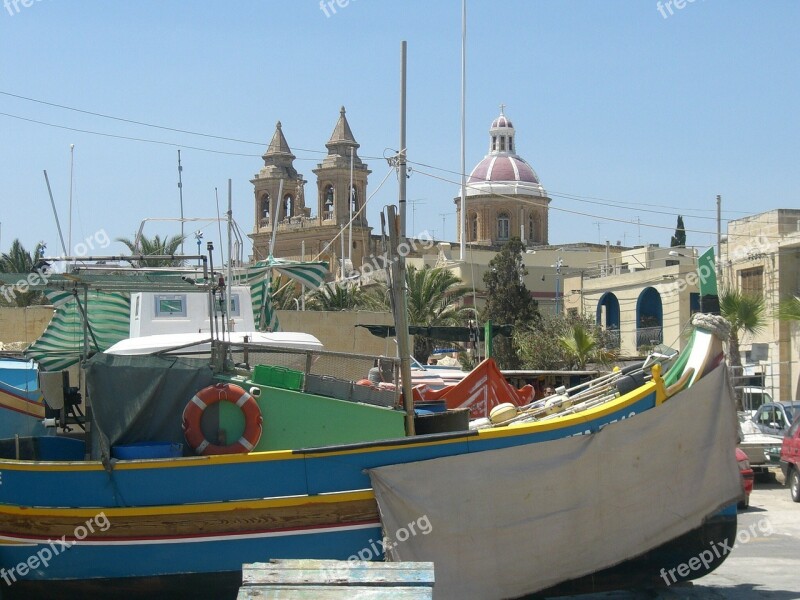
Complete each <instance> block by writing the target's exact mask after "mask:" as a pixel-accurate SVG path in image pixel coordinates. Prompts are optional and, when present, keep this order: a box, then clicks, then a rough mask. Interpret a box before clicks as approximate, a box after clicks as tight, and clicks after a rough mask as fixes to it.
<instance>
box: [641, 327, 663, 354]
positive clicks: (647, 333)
mask: <svg viewBox="0 0 800 600" xmlns="http://www.w3.org/2000/svg"><path fill="white" fill-rule="evenodd" d="M663 342H664V328H663V327H639V328H638V329H637V330H636V349H637V350H640V349H641V348H649V347H653V346H656V345H658V344H661V343H663Z"/></svg>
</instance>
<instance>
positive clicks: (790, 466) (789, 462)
mask: <svg viewBox="0 0 800 600" xmlns="http://www.w3.org/2000/svg"><path fill="white" fill-rule="evenodd" d="M780 464H781V471H783V476H784V477H785V478H786V484H787V485H788V486H789V493H790V494H791V496H792V500H794V501H795V502H800V470H799V469H800V415H798V416H797V417H795V419H794V422H793V423H792V426H791V427H790V428H789V431H788V432H787V433H786V435H785V436H784V438H783V445H782V446H781V461H780Z"/></svg>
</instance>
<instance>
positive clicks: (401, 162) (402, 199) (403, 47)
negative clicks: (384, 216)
mask: <svg viewBox="0 0 800 600" xmlns="http://www.w3.org/2000/svg"><path fill="white" fill-rule="evenodd" d="M407 46H408V43H407V42H406V41H405V40H403V41H402V42H400V156H399V157H398V166H399V167H400V194H399V198H398V200H397V203H398V206H399V208H400V237H401V238H402V239H403V240H405V239H406V159H407V157H408V155H407V153H406V53H407Z"/></svg>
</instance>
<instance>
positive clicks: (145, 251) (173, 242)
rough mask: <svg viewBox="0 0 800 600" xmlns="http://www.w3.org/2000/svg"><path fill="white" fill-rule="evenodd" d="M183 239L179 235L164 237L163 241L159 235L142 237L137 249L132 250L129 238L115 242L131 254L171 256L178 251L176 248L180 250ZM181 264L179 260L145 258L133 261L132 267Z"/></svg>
mask: <svg viewBox="0 0 800 600" xmlns="http://www.w3.org/2000/svg"><path fill="white" fill-rule="evenodd" d="M135 239H136V236H134V240H135ZM185 239H186V236H181V235H174V236H172V237H169V236H165V237H164V239H161V236H159V235H155V236H154V237H152V238H148V237H146V236H144V235H143V236H142V237H141V238H140V239H139V247H138V248H134V244H135V242H134V241H131V240H130V239H129V238H117V241H118V242H122V243H123V244H124V245H125V246H127V248H128V250H129V251H130V253H131V254H141V255H143V256H159V255H161V256H171V255H174V254H175V253H176V252H177V251H178V248H180V245H181V244H182V243H183V241H184V240H185ZM183 264H184V261H183V260H182V259H180V258H175V259H174V260H171V259H168V258H145V259H143V260H135V261H133V265H134V266H136V267H182V266H183Z"/></svg>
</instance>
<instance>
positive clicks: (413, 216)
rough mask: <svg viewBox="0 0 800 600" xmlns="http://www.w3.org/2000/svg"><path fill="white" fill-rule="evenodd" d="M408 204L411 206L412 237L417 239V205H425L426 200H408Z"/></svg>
mask: <svg viewBox="0 0 800 600" xmlns="http://www.w3.org/2000/svg"><path fill="white" fill-rule="evenodd" d="M407 202H408V203H409V204H410V205H411V235H412V236H415V237H416V235H417V227H416V217H417V204H425V198H417V199H416V200H408V201H407Z"/></svg>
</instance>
